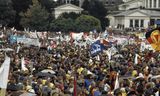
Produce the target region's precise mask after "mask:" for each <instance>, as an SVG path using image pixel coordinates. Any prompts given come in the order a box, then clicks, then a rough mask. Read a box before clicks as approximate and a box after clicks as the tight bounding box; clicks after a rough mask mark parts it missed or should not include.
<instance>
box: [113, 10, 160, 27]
mask: <svg viewBox="0 0 160 96" xmlns="http://www.w3.org/2000/svg"><path fill="white" fill-rule="evenodd" d="M114 17H115V20H114V24H115V25H116V26H118V25H119V26H124V28H147V27H148V25H149V24H150V22H151V21H153V22H154V21H156V20H160V11H154V10H146V9H134V10H127V11H125V12H122V13H119V14H116V15H114Z"/></svg>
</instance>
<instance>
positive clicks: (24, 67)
mask: <svg viewBox="0 0 160 96" xmlns="http://www.w3.org/2000/svg"><path fill="white" fill-rule="evenodd" d="M21 70H23V71H26V70H28V69H27V68H26V66H25V60H24V57H22V58H21Z"/></svg>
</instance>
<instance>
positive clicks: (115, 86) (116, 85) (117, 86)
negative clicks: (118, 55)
mask: <svg viewBox="0 0 160 96" xmlns="http://www.w3.org/2000/svg"><path fill="white" fill-rule="evenodd" d="M118 77H119V73H117V77H116V81H115V85H114V90H116V89H118V88H119V78H118Z"/></svg>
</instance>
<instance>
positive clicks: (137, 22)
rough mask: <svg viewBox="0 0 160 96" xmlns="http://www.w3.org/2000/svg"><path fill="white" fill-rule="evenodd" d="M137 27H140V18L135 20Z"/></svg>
mask: <svg viewBox="0 0 160 96" xmlns="http://www.w3.org/2000/svg"><path fill="white" fill-rule="evenodd" d="M135 27H139V20H138V19H136V20H135Z"/></svg>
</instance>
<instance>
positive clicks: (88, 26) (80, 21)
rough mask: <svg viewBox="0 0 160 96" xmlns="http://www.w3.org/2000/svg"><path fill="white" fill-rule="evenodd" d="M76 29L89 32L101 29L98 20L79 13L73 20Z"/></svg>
mask: <svg viewBox="0 0 160 96" xmlns="http://www.w3.org/2000/svg"><path fill="white" fill-rule="evenodd" d="M75 25H76V30H77V31H78V32H89V31H92V30H95V29H96V30H98V31H100V30H101V23H100V21H99V20H98V19H97V18H95V17H93V16H89V15H81V16H80V17H78V18H77V19H76V21H75Z"/></svg>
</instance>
